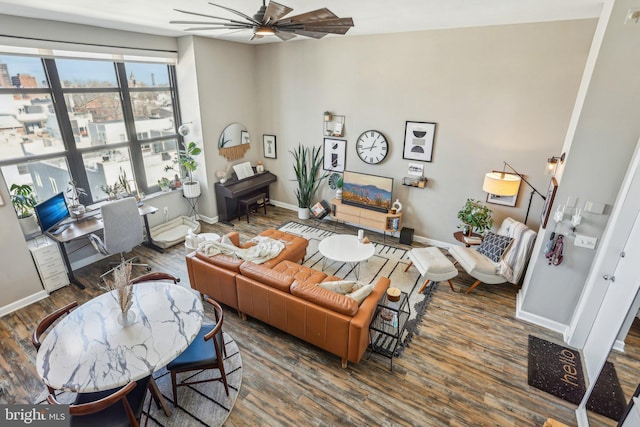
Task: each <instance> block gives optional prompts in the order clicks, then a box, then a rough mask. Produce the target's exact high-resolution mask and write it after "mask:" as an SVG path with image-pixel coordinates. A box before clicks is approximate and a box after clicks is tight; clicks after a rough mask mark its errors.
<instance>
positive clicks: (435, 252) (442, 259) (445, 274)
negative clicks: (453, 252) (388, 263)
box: [404, 246, 458, 292]
mask: <svg viewBox="0 0 640 427" xmlns="http://www.w3.org/2000/svg"><path fill="white" fill-rule="evenodd" d="M409 260H411V262H410V263H409V265H407V268H405V269H404V271H407V270H409V268H410V267H411V266H412V265H415V266H416V268H417V269H418V271H419V272H420V275H421V276H424V277H425V281H424V283H423V284H422V287H421V288H420V290H419V291H418V292H422V291H424V288H426V287H427V285H428V284H429V282H444V281H445V280H446V281H447V282H449V286H450V287H451V290H452V291H454V292H455V290H454V289H453V283H451V279H453V278H454V277H456V276H457V275H458V269H457V268H456V267H455V266H454V265H453V263H452V262H451V261H449V260H448V259H447V257H446V256H445V255H444V254H443V253H442V252H441V251H440V249H438V248H436V247H433V246H432V247H428V248H416V249H411V251H409Z"/></svg>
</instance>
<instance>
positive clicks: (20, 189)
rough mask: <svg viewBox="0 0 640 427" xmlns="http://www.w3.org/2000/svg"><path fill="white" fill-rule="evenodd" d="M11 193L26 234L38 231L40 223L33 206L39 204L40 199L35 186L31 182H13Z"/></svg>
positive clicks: (21, 225) (12, 201)
mask: <svg viewBox="0 0 640 427" xmlns="http://www.w3.org/2000/svg"><path fill="white" fill-rule="evenodd" d="M9 193H10V197H11V204H12V205H13V209H15V211H16V215H18V221H19V222H20V227H21V228H22V232H23V233H24V235H25V236H27V235H30V234H33V233H35V232H37V231H38V223H37V221H36V217H35V215H34V214H33V208H34V207H35V206H36V205H37V204H38V199H37V198H36V195H35V194H33V188H32V187H31V186H30V185H29V184H22V185H19V184H12V185H11V188H10V189H9Z"/></svg>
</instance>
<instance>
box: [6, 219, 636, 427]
mask: <svg viewBox="0 0 640 427" xmlns="http://www.w3.org/2000/svg"><path fill="white" fill-rule="evenodd" d="M289 220H297V218H296V216H295V213H294V212H291V211H288V210H285V209H281V208H274V207H270V208H269V214H268V216H267V217H265V216H263V215H257V216H253V217H252V219H251V223H250V224H247V223H246V222H245V221H244V219H243V220H242V221H235V222H234V223H235V224H236V227H230V226H227V225H223V224H214V225H208V224H205V223H203V224H202V225H203V230H202V231H203V232H216V233H219V234H223V233H226V232H228V231H230V230H236V231H238V232H240V233H241V235H242V237H243V239H246V238H250V237H252V236H253V235H255V234H256V233H257V232H260V231H262V230H264V229H266V228H269V227H276V228H277V227H278V226H280V225H282V224H284V223H285V222H287V221H289ZM308 223H309V224H310V225H317V223H315V222H314V221H308ZM322 227H326V228H329V229H330V230H333V226H332V225H331V226H329V225H328V224H326V225H325V224H323V225H322ZM347 228H348V227H344V226H342V225H340V226H338V229H337V231H345V230H347ZM348 230H349V232H351V233H355V231H354V230H355V229H353V228H348ZM367 236H368V237H370V238H372V239H373V240H380V241H381V240H382V236H381V235H377V234H375V233H373V232H367ZM387 243H388V244H392V245H396V246H402V245H400V244H399V243H398V242H397V239H387ZM414 246H420V245H419V244H417V243H414ZM135 252H136V253H137V254H138V255H140V257H141V258H142V259H143V260H144V261H146V262H149V263H150V264H151V265H152V267H153V269H154V270H155V271H167V272H171V273H173V274H176V275H178V276H180V277H181V279H182V285H184V286H188V276H187V273H186V266H185V262H184V254H185V249H184V246H183V245H182V244H181V245H178V246H175V247H173V248H171V249H169V250H167V251H166V252H165V254H159V253H157V252H154V251H151V250H149V249H147V248H145V247H140V248H138V249H136V251H135ZM107 261H108V260H105V261H102V262H98V263H95V264H93V265H91V266H87V267H85V268H83V269H80V270H78V271H76V275H77V276H78V277H79V278H80V279H81V280H82V281H83V282H84V283H86V285H87V289H86V290H80V289H78V288H77V287H75V286H69V287H66V288H63V289H60V290H58V291H55V292H53V293H52V294H51V297H50V298H47V299H45V300H43V301H40V302H38V303H35V304H32V305H30V306H29V307H26V308H23V309H21V310H18V311H16V312H14V313H11V314H9V315H6V316H4V317H2V318H0V340H1V342H2V350H1V351H0V352H1V355H2V357H1V358H0V378H1V379H0V386H2V387H3V389H4V392H3V394H2V395H0V403H31V402H34V401H35V400H36V398H37V397H38V396H40V395H41V394H42V391H43V390H44V386H43V384H42V383H41V382H40V380H39V378H38V376H37V374H36V372H35V367H34V361H35V350H34V349H33V347H32V345H31V339H30V335H31V332H32V330H33V328H34V326H35V325H36V323H37V322H38V320H39V319H41V318H42V317H44V316H45V315H46V314H47V313H49V312H51V311H53V310H54V309H55V308H57V307H61V306H63V305H64V304H66V303H68V302H70V301H73V300H77V301H78V302H79V303H82V302H84V301H86V300H88V299H90V298H92V297H94V296H96V295H98V294H100V293H102V290H100V289H99V288H97V287H96V286H95V283H96V279H97V278H98V276H99V275H100V273H101V272H103V271H105V270H106V269H107ZM453 283H454V286H455V288H456V292H451V290H450V289H449V287H448V286H440V287H439V288H438V289H437V290H436V292H435V293H434V296H433V301H432V302H431V305H430V306H429V308H428V310H427V313H426V315H425V316H424V318H423V320H422V323H421V326H420V329H419V331H418V333H417V334H416V335H415V337H414V338H413V341H412V342H411V344H410V345H409V347H408V348H407V349H406V350H405V351H404V353H403V354H402V356H401V357H400V358H397V359H395V360H394V370H393V372H391V371H389V360H388V359H385V358H382V357H379V356H376V355H373V356H372V357H371V358H370V359H368V360H367V359H366V356H365V358H364V359H363V360H362V361H361V362H360V363H359V364H358V365H355V364H349V366H348V368H347V369H342V368H341V367H340V359H339V358H338V357H336V356H334V355H331V354H328V353H326V352H324V351H322V350H319V349H317V348H315V347H313V346H311V345H309V344H307V343H305V342H302V341H300V340H298V339H296V338H293V337H291V336H289V335H287V334H285V333H282V332H280V331H278V330H276V329H274V328H272V327H270V326H268V325H265V324H262V323H260V322H258V321H256V320H254V319H249V320H248V321H242V320H240V319H239V318H238V316H237V315H236V313H235V312H234V311H232V310H230V309H228V310H226V315H225V323H224V328H225V330H226V331H227V332H228V333H230V334H231V335H232V336H233V337H234V339H235V341H236V342H237V343H238V346H239V348H240V351H241V354H242V360H243V365H244V378H243V382H242V388H241V390H240V395H239V397H238V400H237V402H236V405H235V407H234V409H233V411H232V413H231V415H230V417H229V419H228V420H227V422H226V424H225V425H227V426H246V425H291V426H300V425H305V426H328V425H383V426H392V425H393V426H396V425H402V426H405V425H406V426H413V425H419V426H472V425H473V426H542V424H543V423H544V421H545V420H546V419H547V418H549V417H552V418H555V419H556V420H558V421H561V422H564V423H565V424H568V425H575V421H574V420H575V416H574V410H575V406H574V405H571V404H569V403H567V402H564V401H562V400H560V399H558V398H555V397H554V396H551V395H548V394H546V393H544V392H542V391H539V390H537V389H535V388H532V387H530V386H528V385H527V336H528V335H529V334H533V335H536V336H539V337H542V338H545V339H548V340H551V341H555V342H559V343H561V338H560V337H559V336H558V335H555V334H553V333H549V332H548V331H546V330H544V329H541V328H538V327H535V326H533V325H530V324H528V323H524V322H521V321H518V320H516V319H515V318H514V315H515V304H516V298H515V297H516V289H515V288H514V287H513V286H509V285H494V286H486V285H482V286H480V287H478V288H477V289H476V290H475V291H474V292H473V293H472V294H469V295H466V294H464V291H465V290H466V289H467V288H468V287H469V285H470V284H471V278H470V277H469V276H467V275H466V274H465V273H464V272H462V273H461V274H460V275H459V276H458V277H457V278H455V279H454V280H453ZM639 349H640V325H638V324H635V325H634V327H633V328H632V332H631V334H630V337H629V338H628V339H627V344H626V350H627V353H626V355H620V354H613V355H612V356H611V357H610V360H611V361H613V362H614V364H615V366H616V368H617V372H618V376H619V377H620V380H621V384H622V387H623V390H624V392H625V396H626V397H627V399H628V398H629V397H630V396H631V395H632V393H633V391H634V390H635V388H636V386H637V381H638V379H637V378H638V376H637V374H638V372H639V369H638V368H639V367H640V355H639V353H640V351H639ZM590 420H591V425H592V426H614V425H616V423H615V422H613V421H612V420H608V419H606V418H604V417H602V416H598V415H595V414H591V413H590Z"/></svg>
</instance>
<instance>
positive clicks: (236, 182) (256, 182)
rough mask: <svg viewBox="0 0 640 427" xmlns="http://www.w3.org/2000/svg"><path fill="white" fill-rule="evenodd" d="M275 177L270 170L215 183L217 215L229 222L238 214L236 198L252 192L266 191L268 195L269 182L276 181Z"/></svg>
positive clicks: (221, 219) (223, 220)
mask: <svg viewBox="0 0 640 427" xmlns="http://www.w3.org/2000/svg"><path fill="white" fill-rule="evenodd" d="M277 180H278V177H276V176H275V175H274V174H272V173H271V172H268V171H265V172H260V173H256V174H255V175H253V176H250V177H249V178H244V179H237V178H236V177H235V174H233V178H231V179H229V180H227V181H226V182H225V183H224V184H222V183H220V182H216V183H215V186H214V188H215V191H216V205H217V207H218V217H219V219H220V221H222V222H231V221H232V220H234V219H235V218H237V216H238V198H239V197H244V196H250V195H253V194H260V193H266V194H267V199H270V197H269V184H271V183H272V182H276V181H277Z"/></svg>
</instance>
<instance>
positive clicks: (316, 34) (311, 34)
mask: <svg viewBox="0 0 640 427" xmlns="http://www.w3.org/2000/svg"><path fill="white" fill-rule="evenodd" d="M292 33H293V34H297V35H299V36H305V37H311V38H312V39H321V38H323V37H324V36H326V35H327V33H322V32H317V31H305V30H294V31H292Z"/></svg>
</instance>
